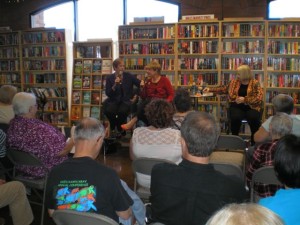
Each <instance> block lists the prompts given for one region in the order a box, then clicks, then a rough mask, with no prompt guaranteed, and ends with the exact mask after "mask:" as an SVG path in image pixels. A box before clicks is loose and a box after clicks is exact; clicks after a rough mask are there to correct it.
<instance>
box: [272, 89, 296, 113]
mask: <svg viewBox="0 0 300 225" xmlns="http://www.w3.org/2000/svg"><path fill="white" fill-rule="evenodd" d="M272 103H273V107H274V110H275V112H276V113H278V112H284V113H287V114H291V113H292V112H293V109H294V99H293V98H292V97H291V96H289V95H286V94H279V95H276V96H275V97H274V98H273V100H272Z"/></svg>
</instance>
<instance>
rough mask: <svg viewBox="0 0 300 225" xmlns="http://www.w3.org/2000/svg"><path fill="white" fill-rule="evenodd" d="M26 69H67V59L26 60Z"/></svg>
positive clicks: (24, 63)
mask: <svg viewBox="0 0 300 225" xmlns="http://www.w3.org/2000/svg"><path fill="white" fill-rule="evenodd" d="M23 65H24V70H52V71H53V70H65V69H66V61H65V59H51V60H50V59H49V60H24V62H23Z"/></svg>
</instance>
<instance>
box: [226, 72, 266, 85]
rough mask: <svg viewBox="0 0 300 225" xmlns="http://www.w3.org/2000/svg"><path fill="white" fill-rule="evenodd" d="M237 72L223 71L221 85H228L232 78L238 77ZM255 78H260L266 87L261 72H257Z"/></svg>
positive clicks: (259, 80)
mask: <svg viewBox="0 0 300 225" xmlns="http://www.w3.org/2000/svg"><path fill="white" fill-rule="evenodd" d="M236 76H237V74H236V73H234V74H232V73H222V74H221V85H228V84H229V82H230V81H231V80H234V79H235V78H236ZM254 78H255V79H256V80H258V82H259V83H260V86H261V87H264V75H263V74H260V73H255V74H254Z"/></svg>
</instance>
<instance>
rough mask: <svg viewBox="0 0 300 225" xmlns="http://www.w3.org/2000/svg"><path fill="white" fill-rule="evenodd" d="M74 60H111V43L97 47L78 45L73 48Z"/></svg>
mask: <svg viewBox="0 0 300 225" xmlns="http://www.w3.org/2000/svg"><path fill="white" fill-rule="evenodd" d="M75 53H76V58H99V59H100V58H111V43H108V44H107V45H105V44H104V43H101V45H97V46H86V45H78V46H76V47H75Z"/></svg>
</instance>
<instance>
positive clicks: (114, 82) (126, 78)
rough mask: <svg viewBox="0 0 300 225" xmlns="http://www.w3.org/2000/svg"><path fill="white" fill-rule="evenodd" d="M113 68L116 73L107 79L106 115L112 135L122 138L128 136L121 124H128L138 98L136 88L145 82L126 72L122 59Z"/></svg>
mask: <svg viewBox="0 0 300 225" xmlns="http://www.w3.org/2000/svg"><path fill="white" fill-rule="evenodd" d="M113 68H114V70H115V72H114V73H113V74H111V75H110V76H107V78H106V85H105V93H106V95H107V97H108V98H107V99H106V100H105V102H104V114H105V116H106V117H107V118H108V120H109V123H110V130H111V131H112V134H113V133H116V136H120V134H123V135H124V134H126V132H124V131H122V128H121V124H124V123H126V121H127V116H128V115H129V113H130V111H131V108H132V103H133V102H134V101H135V99H136V98H137V96H136V95H134V87H137V88H139V87H140V83H141V82H142V85H143V81H140V80H139V79H137V78H136V77H135V76H133V75H132V74H130V73H128V72H124V69H125V66H124V62H123V60H122V59H120V58H118V59H115V60H114V62H113ZM115 129H116V131H115Z"/></svg>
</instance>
